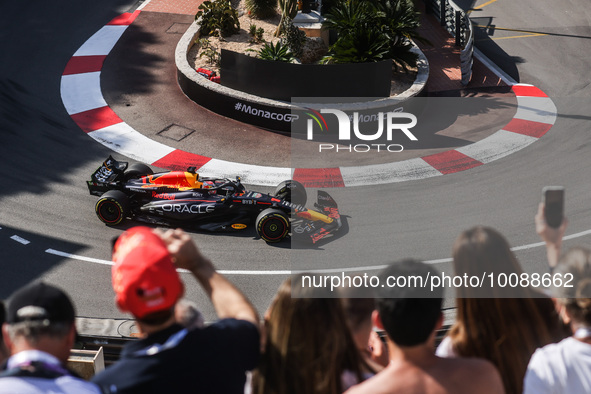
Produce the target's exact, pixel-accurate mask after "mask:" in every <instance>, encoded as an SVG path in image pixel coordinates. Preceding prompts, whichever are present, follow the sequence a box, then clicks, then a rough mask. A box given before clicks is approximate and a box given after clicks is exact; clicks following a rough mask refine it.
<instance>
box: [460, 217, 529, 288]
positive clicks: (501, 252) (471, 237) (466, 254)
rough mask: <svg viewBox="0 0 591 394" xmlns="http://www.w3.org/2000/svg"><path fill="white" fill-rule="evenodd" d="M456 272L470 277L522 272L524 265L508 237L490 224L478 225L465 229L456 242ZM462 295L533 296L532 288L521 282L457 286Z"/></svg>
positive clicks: (507, 274)
mask: <svg viewBox="0 0 591 394" xmlns="http://www.w3.org/2000/svg"><path fill="white" fill-rule="evenodd" d="M452 255H453V265H454V271H455V275H458V276H464V275H467V276H468V277H473V276H476V277H478V278H480V277H482V275H484V274H486V275H492V276H493V277H495V278H497V277H498V275H499V274H505V275H506V276H507V277H509V276H510V275H512V274H514V275H521V274H522V273H523V269H522V268H521V265H520V264H519V261H518V260H517V258H516V257H515V254H514V253H513V252H512V251H511V247H510V245H509V242H508V241H507V240H506V239H505V237H504V236H503V235H502V234H501V233H499V232H498V231H496V230H495V229H492V228H490V227H484V226H476V227H473V228H470V229H468V230H466V231H464V232H462V233H461V234H460V235H459V236H458V237H457V238H456V241H455V243H454V245H453V251H452ZM456 291H457V295H458V298H464V297H505V298H508V297H529V296H531V294H530V293H529V289H528V288H524V287H521V286H517V287H511V286H505V287H499V286H493V287H490V286H483V287H470V288H464V287H460V288H457V290H456Z"/></svg>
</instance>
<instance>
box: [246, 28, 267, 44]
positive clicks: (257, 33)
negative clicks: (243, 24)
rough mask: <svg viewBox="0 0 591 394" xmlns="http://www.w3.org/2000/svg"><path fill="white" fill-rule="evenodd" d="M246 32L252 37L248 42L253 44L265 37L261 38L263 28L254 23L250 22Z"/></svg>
mask: <svg viewBox="0 0 591 394" xmlns="http://www.w3.org/2000/svg"><path fill="white" fill-rule="evenodd" d="M248 34H250V36H251V37H252V38H251V39H250V42H251V43H253V44H258V43H260V42H264V41H265V39H264V38H263V34H265V29H263V28H262V27H257V25H255V24H251V25H250V28H249V29H248Z"/></svg>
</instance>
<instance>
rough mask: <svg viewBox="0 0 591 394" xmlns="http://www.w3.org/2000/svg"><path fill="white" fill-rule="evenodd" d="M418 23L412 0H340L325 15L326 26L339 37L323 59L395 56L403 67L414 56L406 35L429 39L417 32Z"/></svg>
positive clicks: (349, 59) (376, 58)
mask: <svg viewBox="0 0 591 394" xmlns="http://www.w3.org/2000/svg"><path fill="white" fill-rule="evenodd" d="M419 24H420V20H419V14H418V12H416V11H415V9H414V5H413V3H412V0H344V1H341V2H340V3H338V4H336V5H334V6H333V7H332V8H331V11H330V14H327V15H326V21H325V26H326V27H328V28H329V29H333V30H335V31H336V32H337V35H338V39H337V41H336V42H335V43H334V44H333V45H332V46H331V48H330V51H329V55H328V56H327V57H326V58H325V59H324V62H335V63H341V62H352V61H353V62H368V61H369V62H372V61H373V62H375V61H380V60H384V59H394V60H396V61H397V63H399V64H401V65H402V67H403V68H404V69H405V70H406V69H407V66H408V65H411V64H414V63H416V59H417V56H416V55H415V54H414V53H412V52H411V51H410V49H411V48H412V45H411V44H410V41H409V39H416V40H420V41H425V42H428V41H427V40H424V39H423V38H422V37H420V35H419V34H418V33H417V31H416V30H417V28H418V27H419ZM395 64H396V63H395Z"/></svg>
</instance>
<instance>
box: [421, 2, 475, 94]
mask: <svg viewBox="0 0 591 394" xmlns="http://www.w3.org/2000/svg"><path fill="white" fill-rule="evenodd" d="M425 10H426V12H427V13H430V14H433V15H435V18H437V20H439V23H441V26H443V27H444V28H445V29H446V30H447V31H448V32H449V33H450V34H451V35H452V36H453V37H455V39H456V46H459V47H462V48H463V49H462V51H461V53H460V65H461V70H462V85H464V86H465V85H467V84H468V82H470V78H472V55H473V52H474V29H473V27H472V21H471V20H470V18H469V17H468V15H467V14H466V13H465V12H464V11H463V10H462V9H461V8H460V7H458V6H457V5H456V4H455V3H454V2H453V1H452V0H425Z"/></svg>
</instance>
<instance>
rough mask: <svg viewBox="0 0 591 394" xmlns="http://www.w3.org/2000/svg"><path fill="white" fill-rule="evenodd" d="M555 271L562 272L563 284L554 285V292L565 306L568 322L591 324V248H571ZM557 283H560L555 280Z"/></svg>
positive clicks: (575, 324)
mask: <svg viewBox="0 0 591 394" xmlns="http://www.w3.org/2000/svg"><path fill="white" fill-rule="evenodd" d="M554 273H555V274H556V275H558V274H560V275H561V277H562V281H563V283H562V285H561V286H555V287H554V289H553V294H554V296H555V297H557V300H558V302H559V303H560V304H561V305H563V306H564V308H565V312H566V314H565V315H564V317H565V320H566V322H567V323H572V325H573V326H578V325H582V326H586V327H589V326H591V250H589V249H584V248H573V249H571V250H569V251H568V252H567V253H566V254H565V255H564V256H563V257H562V258H561V259H560V261H559V262H558V265H557V266H556V269H555V271H554ZM567 282H568V286H565V284H566V283H567ZM555 284H558V283H557V282H556V281H555Z"/></svg>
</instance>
